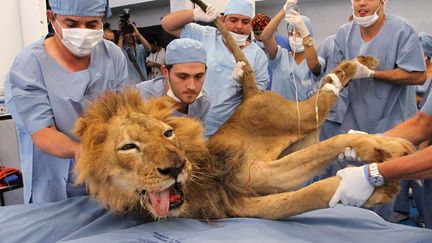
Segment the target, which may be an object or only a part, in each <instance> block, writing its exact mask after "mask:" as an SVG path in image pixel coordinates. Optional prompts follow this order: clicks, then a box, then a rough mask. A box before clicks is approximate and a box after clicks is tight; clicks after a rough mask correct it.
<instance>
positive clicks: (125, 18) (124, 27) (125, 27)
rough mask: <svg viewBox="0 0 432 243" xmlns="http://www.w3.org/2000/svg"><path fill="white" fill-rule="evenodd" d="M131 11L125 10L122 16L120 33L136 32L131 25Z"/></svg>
mask: <svg viewBox="0 0 432 243" xmlns="http://www.w3.org/2000/svg"><path fill="white" fill-rule="evenodd" d="M129 17H130V14H129V9H128V8H125V9H123V14H122V15H120V32H121V33H123V34H131V33H133V32H134V28H133V26H132V24H130V23H129Z"/></svg>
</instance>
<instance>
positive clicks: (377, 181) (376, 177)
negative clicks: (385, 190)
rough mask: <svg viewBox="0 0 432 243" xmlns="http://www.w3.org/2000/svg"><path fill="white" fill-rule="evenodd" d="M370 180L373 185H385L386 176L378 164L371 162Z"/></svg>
mask: <svg viewBox="0 0 432 243" xmlns="http://www.w3.org/2000/svg"><path fill="white" fill-rule="evenodd" d="M368 181H369V183H370V184H371V185H372V186H382V185H384V177H383V176H382V175H381V174H380V172H379V171H378V164H377V163H372V164H369V176H368Z"/></svg>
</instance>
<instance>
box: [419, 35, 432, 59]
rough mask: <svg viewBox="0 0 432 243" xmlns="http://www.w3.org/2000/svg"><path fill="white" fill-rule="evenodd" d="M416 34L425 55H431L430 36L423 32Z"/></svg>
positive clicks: (431, 44) (431, 39)
mask: <svg viewBox="0 0 432 243" xmlns="http://www.w3.org/2000/svg"><path fill="white" fill-rule="evenodd" d="M418 35H419V37H420V41H421V44H422V46H423V52H424V53H425V54H426V56H428V57H432V36H431V35H429V34H428V33H425V32H420V33H419V34H418Z"/></svg>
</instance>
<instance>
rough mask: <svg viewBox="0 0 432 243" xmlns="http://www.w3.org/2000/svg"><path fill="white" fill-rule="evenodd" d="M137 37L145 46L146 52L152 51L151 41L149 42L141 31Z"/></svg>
mask: <svg viewBox="0 0 432 243" xmlns="http://www.w3.org/2000/svg"><path fill="white" fill-rule="evenodd" d="M137 38H138V41H139V42H140V43H141V44H142V45H143V46H144V49H145V50H146V52H150V51H151V46H150V43H148V41H147V40H146V39H145V38H144V37H143V36H142V35H141V34H139V33H138V34H137Z"/></svg>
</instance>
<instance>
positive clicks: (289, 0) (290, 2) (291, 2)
mask: <svg viewBox="0 0 432 243" xmlns="http://www.w3.org/2000/svg"><path fill="white" fill-rule="evenodd" d="M295 4H297V0H287V1H286V2H285V4H284V6H283V10H284V11H285V12H286V11H287V8H288V7H290V6H292V5H295Z"/></svg>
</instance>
